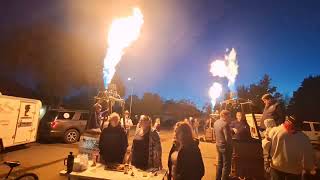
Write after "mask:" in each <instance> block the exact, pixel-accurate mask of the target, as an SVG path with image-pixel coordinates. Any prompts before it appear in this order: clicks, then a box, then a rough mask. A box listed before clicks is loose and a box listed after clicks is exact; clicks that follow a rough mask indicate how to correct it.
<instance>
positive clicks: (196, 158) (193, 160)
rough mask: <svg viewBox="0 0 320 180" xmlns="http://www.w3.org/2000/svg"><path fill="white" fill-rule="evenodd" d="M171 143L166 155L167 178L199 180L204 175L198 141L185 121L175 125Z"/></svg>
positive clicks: (170, 179)
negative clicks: (167, 155)
mask: <svg viewBox="0 0 320 180" xmlns="http://www.w3.org/2000/svg"><path fill="white" fill-rule="evenodd" d="M174 133H175V135H174V141H173V145H172V147H171V150H170V153H169V157H168V168H169V174H168V179H169V180H200V179H201V178H202V177H203V176H204V164H203V160H202V155H201V151H200V149H199V147H198V145H199V141H198V140H196V139H195V138H194V136H193V133H192V128H191V126H190V124H189V123H187V122H178V123H177V124H176V126H175V132H174Z"/></svg>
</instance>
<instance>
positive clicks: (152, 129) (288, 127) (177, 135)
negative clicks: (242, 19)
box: [96, 94, 314, 180]
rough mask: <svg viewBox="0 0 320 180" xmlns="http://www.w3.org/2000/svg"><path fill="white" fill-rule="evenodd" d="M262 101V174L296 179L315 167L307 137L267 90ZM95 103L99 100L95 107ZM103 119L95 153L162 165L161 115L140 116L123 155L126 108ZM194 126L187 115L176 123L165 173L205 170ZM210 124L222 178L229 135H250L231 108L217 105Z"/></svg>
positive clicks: (220, 179)
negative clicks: (105, 121)
mask: <svg viewBox="0 0 320 180" xmlns="http://www.w3.org/2000/svg"><path fill="white" fill-rule="evenodd" d="M262 101H264V103H265V109H264V112H263V115H262V119H261V126H260V127H259V129H258V130H259V131H261V132H262V134H263V140H262V148H263V157H264V167H265V168H264V169H265V174H266V178H268V179H271V180H286V179H289V180H291V179H292V180H295V179H301V177H302V174H303V172H312V170H313V169H314V157H313V149H312V146H311V144H310V141H309V139H308V137H307V136H306V135H305V134H303V133H302V132H301V131H300V130H299V123H298V121H296V120H295V119H294V118H293V117H287V118H286V119H285V118H284V116H283V114H284V113H283V112H281V111H280V110H279V109H278V104H277V103H276V102H275V100H274V99H273V97H272V96H271V95H269V94H267V95H264V96H263V97H262ZM99 108H100V107H99V106H98V108H97V109H98V110H99ZM233 119H234V120H233ZM108 121H109V123H108V125H107V126H106V127H105V128H104V129H103V130H102V132H101V135H100V142H99V149H100V154H101V157H102V159H103V161H104V162H105V163H107V164H108V163H120V164H121V163H131V165H133V166H135V167H137V168H139V169H142V170H147V169H150V168H156V169H162V160H161V159H162V146H161V140H160V135H159V133H160V119H156V120H155V123H154V124H153V123H152V120H151V118H150V117H148V116H146V115H141V116H140V119H139V123H138V124H137V127H136V131H135V134H134V136H133V140H132V143H131V144H132V146H131V148H130V149H129V152H130V153H129V155H128V157H125V156H126V153H127V152H128V134H129V132H130V128H131V127H132V120H131V119H130V118H129V112H127V111H126V112H125V117H124V118H123V119H120V116H119V115H118V114H117V113H112V114H111V115H110V116H109V120H108ZM97 124H98V123H97ZM262 124H263V125H262ZM96 126H98V125H96ZM199 126H200V122H199V121H198V119H196V118H191V117H190V118H187V119H184V120H182V121H180V122H178V123H176V125H175V128H174V139H173V144H172V147H171V149H170V153H169V157H168V170H169V173H168V179H172V180H189V179H190V180H198V179H201V178H202V177H203V176H204V173H205V168H204V163H203V159H202V155H201V151H200V149H199V138H198V135H199V132H198V128H199ZM213 129H214V136H215V141H216V149H217V160H218V161H217V169H216V180H227V179H229V178H230V172H231V164H232V153H233V151H234V148H233V141H234V139H236V140H240V141H241V140H250V139H251V135H250V127H249V126H248V124H247V122H246V120H245V117H244V114H242V113H241V112H237V113H236V115H235V117H232V115H231V113H230V111H228V110H222V111H221V112H220V118H219V119H218V120H216V121H215V122H214V124H213ZM110 147H112V148H110ZM195 167H196V168H195Z"/></svg>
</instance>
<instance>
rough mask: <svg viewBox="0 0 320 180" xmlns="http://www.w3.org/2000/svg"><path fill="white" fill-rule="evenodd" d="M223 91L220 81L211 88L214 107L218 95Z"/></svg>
mask: <svg viewBox="0 0 320 180" xmlns="http://www.w3.org/2000/svg"><path fill="white" fill-rule="evenodd" d="M221 93H222V85H221V84H220V83H217V82H214V83H213V84H212V86H211V87H210V89H209V96H210V98H211V104H212V109H213V108H214V106H215V105H216V102H217V99H218V97H219V96H220V95H221Z"/></svg>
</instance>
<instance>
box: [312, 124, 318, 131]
mask: <svg viewBox="0 0 320 180" xmlns="http://www.w3.org/2000/svg"><path fill="white" fill-rule="evenodd" d="M313 127H314V130H315V131H320V124H316V123H313Z"/></svg>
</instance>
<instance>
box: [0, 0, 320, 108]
mask: <svg viewBox="0 0 320 180" xmlns="http://www.w3.org/2000/svg"><path fill="white" fill-rule="evenodd" d="M133 5H137V6H138V7H140V8H141V10H142V13H143V14H144V17H145V19H144V20H145V22H144V25H143V29H142V32H141V36H140V38H139V39H138V40H137V41H136V42H135V43H134V44H133V45H132V46H131V47H130V48H129V49H127V51H126V54H125V55H124V57H123V59H122V61H121V62H120V64H118V67H117V69H118V70H119V71H120V75H121V76H122V78H123V79H124V80H126V79H127V78H128V77H132V78H133V81H131V82H127V86H128V87H133V91H134V93H135V94H139V95H141V94H142V93H143V92H146V91H148V92H157V93H159V94H160V95H161V96H162V97H164V98H166V99H169V98H173V99H182V98H183V99H191V100H192V101H194V102H195V103H196V104H197V105H198V106H202V105H203V104H204V103H205V102H209V97H208V93H207V92H208V89H209V87H210V86H211V85H212V82H213V80H214V78H213V77H212V76H211V74H210V72H209V68H210V66H209V65H210V63H211V62H212V61H213V60H214V59H217V58H220V59H221V58H223V56H224V53H225V50H226V48H235V49H236V50H237V53H238V58H237V59H238V62H239V75H238V77H237V80H236V86H238V85H248V84H251V83H255V82H257V81H259V80H260V79H261V77H262V76H263V74H269V75H270V76H271V78H272V83H273V85H275V86H277V87H278V90H279V91H280V92H281V93H283V94H284V95H291V94H292V92H293V91H294V90H296V89H297V88H298V87H299V85H300V83H301V82H302V80H303V79H304V78H305V77H307V76H309V75H319V74H320V59H319V52H320V11H319V9H320V1H317V0H314V1H311V0H303V1H302V0H265V1H263V0H251V1H249V0H229V1H223V0H211V1H204V0H199V1H192V0H176V1H173V0H149V1H127V2H126V1H121V2H120V1H111V0H110V1H108V0H104V1H103V0H102V1H78V0H74V1H51V2H43V1H27V2H20V3H17V2H16V3H12V2H11V3H1V5H0V23H1V26H0V27H1V28H2V30H5V31H10V30H11V29H13V28H19V27H22V26H32V24H33V23H36V22H39V21H50V22H53V23H55V24H56V25H57V26H58V27H59V28H61V29H63V30H65V31H71V32H73V33H77V34H79V35H81V37H83V38H86V39H87V42H88V43H90V44H91V45H92V47H93V48H94V47H97V48H101V46H102V43H106V36H107V30H108V25H109V24H110V22H111V19H112V18H115V17H117V16H118V17H120V16H126V15H128V13H130V7H132V6H133ZM97 24H99V25H97ZM97 32H105V36H102V35H101V33H100V34H99V33H97ZM2 35H4V36H5V34H4V33H2ZM102 60H103V59H101V61H102ZM1 61H3V60H1ZM88 63H90V61H88ZM130 83H132V84H130Z"/></svg>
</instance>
